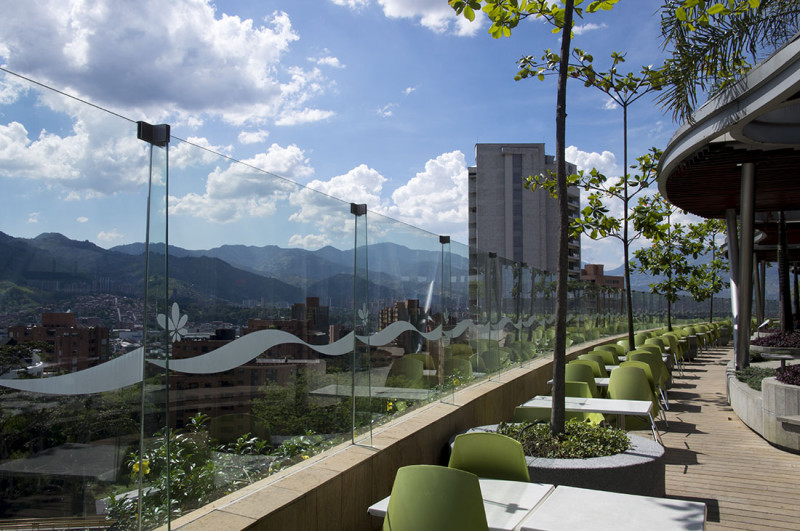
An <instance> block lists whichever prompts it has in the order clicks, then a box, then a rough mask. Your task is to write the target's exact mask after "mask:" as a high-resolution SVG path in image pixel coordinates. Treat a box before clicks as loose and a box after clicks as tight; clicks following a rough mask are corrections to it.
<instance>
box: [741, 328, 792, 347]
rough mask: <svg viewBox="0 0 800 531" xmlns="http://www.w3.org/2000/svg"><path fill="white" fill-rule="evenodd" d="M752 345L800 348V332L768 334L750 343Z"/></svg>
mask: <svg viewBox="0 0 800 531" xmlns="http://www.w3.org/2000/svg"><path fill="white" fill-rule="evenodd" d="M750 344H751V345H757V346H759V347H789V348H800V330H795V331H793V332H785V333H784V332H779V333H775V334H768V335H765V336H762V337H759V338H757V339H753V340H752V341H750Z"/></svg>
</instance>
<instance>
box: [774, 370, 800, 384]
mask: <svg viewBox="0 0 800 531" xmlns="http://www.w3.org/2000/svg"><path fill="white" fill-rule="evenodd" d="M775 379H776V380H778V381H779V382H781V383H785V384H787V385H800V365H789V366H788V367H786V368H784V369H783V370H782V371H778V374H777V375H776V377H775Z"/></svg>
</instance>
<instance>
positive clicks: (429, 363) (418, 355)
mask: <svg viewBox="0 0 800 531" xmlns="http://www.w3.org/2000/svg"><path fill="white" fill-rule="evenodd" d="M403 357H404V358H411V359H414V360H419V361H421V362H422V364H423V367H422V368H423V369H425V370H428V371H435V370H436V362H435V361H434V360H433V356H431V355H430V354H428V353H427V352H413V353H411V354H406V355H404V356H403Z"/></svg>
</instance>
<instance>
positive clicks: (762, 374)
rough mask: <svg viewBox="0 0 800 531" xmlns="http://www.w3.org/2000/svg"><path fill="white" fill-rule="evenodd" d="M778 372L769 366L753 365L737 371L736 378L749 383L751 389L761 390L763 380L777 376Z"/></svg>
mask: <svg viewBox="0 0 800 531" xmlns="http://www.w3.org/2000/svg"><path fill="white" fill-rule="evenodd" d="M776 373H777V370H776V369H770V368H768V367H754V366H752V365H751V366H749V367H745V368H744V369H739V370H738V371H736V378H737V379H738V380H739V381H740V382H744V383H746V384H747V385H749V386H750V388H751V389H755V390H756V391H761V380H763V379H764V378H770V377H772V376H775V374H776Z"/></svg>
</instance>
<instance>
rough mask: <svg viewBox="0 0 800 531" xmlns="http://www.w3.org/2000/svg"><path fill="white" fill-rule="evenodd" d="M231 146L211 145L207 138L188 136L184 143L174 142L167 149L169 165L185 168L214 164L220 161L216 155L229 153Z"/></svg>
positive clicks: (231, 149)
mask: <svg viewBox="0 0 800 531" xmlns="http://www.w3.org/2000/svg"><path fill="white" fill-rule="evenodd" d="M232 151H233V148H232V147H231V146H215V145H212V144H211V143H210V142H209V141H208V139H207V138H202V137H194V136H190V137H189V138H187V139H186V142H178V141H174V140H173V142H172V143H171V144H170V148H169V165H170V167H175V168H187V167H189V166H193V165H208V164H214V163H215V162H217V161H219V160H221V159H220V156H219V155H218V153H231V152H232Z"/></svg>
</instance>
